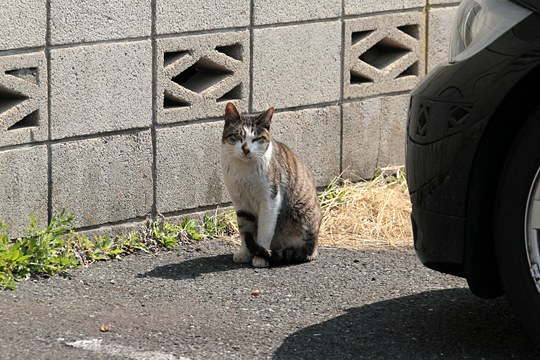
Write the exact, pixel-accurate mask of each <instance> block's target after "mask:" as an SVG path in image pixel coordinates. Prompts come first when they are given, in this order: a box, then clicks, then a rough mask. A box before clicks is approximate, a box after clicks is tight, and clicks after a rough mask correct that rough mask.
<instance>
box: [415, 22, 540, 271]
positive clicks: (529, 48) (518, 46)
mask: <svg viewBox="0 0 540 360" xmlns="http://www.w3.org/2000/svg"><path fill="white" fill-rule="evenodd" d="M538 24H540V17H539V16H538V15H537V14H532V15H530V16H529V17H527V18H526V19H525V20H523V21H522V22H521V23H520V24H518V25H516V26H515V27H514V28H513V29H511V30H509V31H508V32H506V33H505V34H504V35H502V36H501V37H499V38H498V39H497V40H496V41H495V42H493V43H492V44H490V45H489V46H488V47H486V48H485V49H483V50H482V51H480V52H479V53H477V54H475V55H474V56H472V57H471V58H469V59H467V60H465V61H462V62H457V63H449V64H446V65H442V66H439V67H436V68H435V69H434V70H433V71H432V72H430V74H428V75H427V76H426V77H425V78H424V79H423V81H422V82H421V83H420V84H419V85H418V86H417V87H416V89H415V90H414V91H413V92H412V94H411V103H410V109H409V118H408V129H407V135H408V136H407V158H406V167H407V182H408V184H409V191H410V195H411V202H412V205H413V210H412V214H411V217H412V222H413V230H414V242H415V249H416V252H417V255H418V257H419V258H420V259H421V261H422V262H423V263H424V264H425V265H426V266H428V267H431V268H433V269H436V270H439V271H443V272H447V273H450V274H454V275H458V276H465V277H468V276H474V274H470V271H471V270H470V269H474V267H470V266H467V261H468V258H469V257H470V256H472V254H473V253H474V251H472V250H471V249H473V248H474V246H472V247H471V246H470V244H466V242H467V241H469V240H468V239H469V238H473V239H472V240H470V241H475V239H474V237H476V234H475V233H474V231H471V229H473V228H474V227H475V226H474V225H475V224H474V223H475V222H477V221H478V217H479V214H481V213H482V212H490V211H492V209H489V208H488V207H486V208H484V204H483V203H478V202H475V201H472V200H471V199H473V198H474V197H475V196H476V195H477V194H471V188H472V187H471V174H474V173H475V171H474V169H475V166H477V165H478V164H477V162H478V161H479V160H478V158H477V156H478V148H479V146H480V145H481V143H482V139H483V137H484V135H485V131H486V128H487V127H488V126H489V124H490V122H491V121H492V119H493V118H494V117H495V116H496V115H497V109H499V108H500V107H501V106H502V105H503V104H504V102H505V99H507V96H508V95H509V93H510V92H511V91H512V89H513V88H514V87H515V86H516V84H518V83H519V81H520V80H521V79H522V78H523V77H525V76H526V75H527V74H528V73H529V72H530V71H531V70H532V69H534V68H536V67H537V66H538V65H539V64H540V51H539V49H540V43H539V39H540V36H536V35H540V26H539V25H538ZM531 29H532V30H533V31H532V35H531ZM505 126H508V127H512V126H515V127H519V126H520V125H519V121H516V120H514V119H508V121H507V123H506V124H505ZM503 131H504V130H503ZM484 160H485V159H483V160H482V161H484ZM487 161H488V162H490V161H500V160H497V159H489V157H488V159H487ZM494 166H496V164H495V165H494ZM495 181H496V180H495ZM474 191H475V192H476V191H482V189H481V188H480V189H477V188H475V189H474ZM471 204H474V207H471ZM471 225H473V226H471ZM476 230H477V229H476ZM468 272H469V273H468Z"/></svg>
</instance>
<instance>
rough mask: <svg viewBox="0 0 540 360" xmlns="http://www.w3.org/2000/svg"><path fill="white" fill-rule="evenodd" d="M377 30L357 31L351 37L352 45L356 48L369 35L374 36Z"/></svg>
mask: <svg viewBox="0 0 540 360" xmlns="http://www.w3.org/2000/svg"><path fill="white" fill-rule="evenodd" d="M374 31H375V30H366V31H356V32H353V33H352V35H351V45H352V46H354V45H356V44H358V43H359V42H360V41H362V40H364V39H365V38H366V37H368V36H369V35H371V34H373V32H374Z"/></svg>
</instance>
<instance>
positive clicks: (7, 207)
mask: <svg viewBox="0 0 540 360" xmlns="http://www.w3.org/2000/svg"><path fill="white" fill-rule="evenodd" d="M0 178H1V179H2V181H0V220H2V221H5V222H6V223H7V224H8V225H9V227H8V229H7V231H8V233H9V235H10V236H12V237H19V236H22V235H23V234H24V233H25V230H26V228H27V227H28V226H29V225H30V216H33V217H34V218H35V219H36V220H37V221H38V223H39V224H40V225H45V224H46V223H47V193H48V187H47V147H46V146H44V145H42V146H35V147H24V148H19V149H13V150H7V151H2V152H0Z"/></svg>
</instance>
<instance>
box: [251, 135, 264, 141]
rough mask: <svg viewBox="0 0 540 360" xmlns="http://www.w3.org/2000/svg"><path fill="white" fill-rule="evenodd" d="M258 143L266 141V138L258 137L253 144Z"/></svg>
mask: <svg viewBox="0 0 540 360" xmlns="http://www.w3.org/2000/svg"><path fill="white" fill-rule="evenodd" d="M257 141H266V137H264V136H259V137H256V138H255V139H253V142H257Z"/></svg>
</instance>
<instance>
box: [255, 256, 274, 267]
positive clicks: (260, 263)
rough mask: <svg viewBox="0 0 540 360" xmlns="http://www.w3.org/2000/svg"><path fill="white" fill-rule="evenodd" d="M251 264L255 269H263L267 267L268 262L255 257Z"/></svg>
mask: <svg viewBox="0 0 540 360" xmlns="http://www.w3.org/2000/svg"><path fill="white" fill-rule="evenodd" d="M252 264H253V266H254V267H256V268H263V267H269V266H270V262H269V261H268V260H266V259H263V258H261V257H258V256H255V257H254V258H253V261H252Z"/></svg>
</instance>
